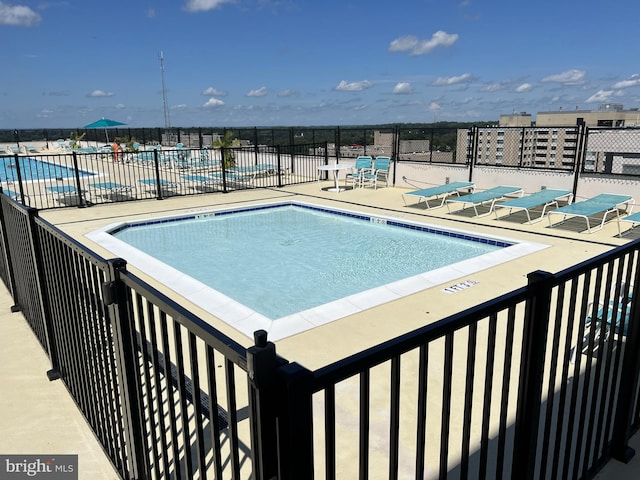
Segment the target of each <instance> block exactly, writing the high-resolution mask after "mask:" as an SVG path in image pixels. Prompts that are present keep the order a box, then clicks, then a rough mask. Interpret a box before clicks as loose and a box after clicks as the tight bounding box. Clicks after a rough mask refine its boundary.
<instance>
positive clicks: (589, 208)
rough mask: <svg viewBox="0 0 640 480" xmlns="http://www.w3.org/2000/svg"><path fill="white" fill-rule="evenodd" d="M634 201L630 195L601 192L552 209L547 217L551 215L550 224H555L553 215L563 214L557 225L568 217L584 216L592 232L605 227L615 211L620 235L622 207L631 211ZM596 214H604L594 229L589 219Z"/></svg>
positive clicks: (551, 225) (588, 229) (588, 228)
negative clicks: (552, 219) (608, 217)
mask: <svg viewBox="0 0 640 480" xmlns="http://www.w3.org/2000/svg"><path fill="white" fill-rule="evenodd" d="M632 201H633V198H632V197H631V196H630V195H619V194H615V193H601V194H600V195H596V196H595V197H591V198H588V199H586V200H583V201H581V202H576V203H573V204H571V205H566V206H564V207H560V208H556V209H555V210H552V211H551V212H549V214H548V215H547V217H549V226H550V227H553V226H554V224H553V223H552V222H551V216H552V215H554V214H557V215H563V219H562V221H561V222H558V223H557V224H555V225H559V224H560V223H563V222H564V221H565V220H566V219H567V217H581V218H584V219H585V221H586V222H587V231H588V232H589V233H592V232H595V231H597V230H600V229H601V228H602V227H604V223H605V221H606V220H607V216H608V215H609V214H610V213H615V214H616V218H617V220H618V235H620V208H621V207H622V206H623V205H624V210H625V211H626V212H630V211H631V207H630V204H631V202H632ZM595 215H602V220H601V221H600V226H599V227H597V228H595V229H592V228H591V222H590V220H589V219H590V217H593V216H595Z"/></svg>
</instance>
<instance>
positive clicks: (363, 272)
mask: <svg viewBox="0 0 640 480" xmlns="http://www.w3.org/2000/svg"><path fill="white" fill-rule="evenodd" d="M87 236H88V237H89V238H90V239H92V240H94V241H96V242H98V243H99V244H101V245H102V246H103V247H104V248H106V249H108V250H110V251H111V252H113V253H115V254H116V255H118V256H121V257H122V258H124V259H125V260H127V262H129V263H130V264H131V265H134V266H135V267H137V268H139V269H140V270H142V271H143V272H145V273H147V274H148V275H149V276H151V277H152V278H154V279H156V280H158V281H160V282H162V283H164V284H165V285H167V286H168V287H169V288H171V289H173V290H174V291H176V292H178V293H179V294H181V295H183V296H184V297H186V298H187V299H189V300H190V301H192V302H193V303H195V304H196V305H199V306H200V307H202V308H203V309H205V310H207V311H209V312H211V313H212V314H214V315H216V316H217V317H218V318H220V319H222V320H223V321H225V322H226V323H228V324H230V325H233V326H234V327H235V328H237V329H238V330H240V331H241V332H243V333H245V334H246V335H248V336H251V335H252V334H253V332H254V331H255V330H257V329H258V328H264V329H266V330H268V331H269V338H271V339H273V340H275V339H279V338H284V337H286V336H289V335H292V334H294V333H299V332H301V331H304V330H307V329H310V328H314V327H315V326H318V325H321V324H325V323H328V322H331V321H334V320H336V319H338V318H342V317H345V316H348V315H351V314H353V313H357V312H359V311H362V310H365V309H368V308H371V307H373V306H376V305H380V304H382V303H385V302H388V301H391V300H395V299H398V298H401V297H403V296H406V295H409V294H412V293H415V292H418V291H421V290H424V289H426V288H430V287H433V286H435V285H439V284H442V283H443V282H450V281H452V280H454V279H457V278H460V277H461V276H464V275H467V274H470V273H473V272H477V271H479V270H482V269H484V268H488V267H489V266H492V265H496V264H499V263H503V262H506V261H509V260H512V259H513V258H517V257H518V256H522V255H526V254H528V253H531V252H533V251H537V250H540V249H541V248H545V247H546V245H541V244H534V243H531V242H519V241H516V240H513V239H507V238H504V237H488V236H481V235H476V234H471V233H469V232H465V231H462V230H453V229H450V230H443V229H440V228H437V227H434V226H433V225H428V224H423V223H415V222H409V221H404V220H402V221H399V220H397V219H393V218H389V217H383V216H377V215H368V214H361V213H358V212H353V211H348V210H338V209H332V210H328V209H326V208H323V207H320V206H317V205H312V204H303V203H300V202H295V203H292V202H285V203H275V204H266V205H260V206H252V207H250V208H246V207H245V208H235V209H230V210H223V211H215V212H201V213H198V214H189V215H187V216H178V217H166V218H160V219H152V220H147V221H135V222H130V223H118V224H112V225H109V226H106V227H104V228H102V229H99V230H96V231H94V232H92V233H90V234H88V235H87Z"/></svg>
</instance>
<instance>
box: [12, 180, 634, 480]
mask: <svg viewBox="0 0 640 480" xmlns="http://www.w3.org/2000/svg"><path fill="white" fill-rule="evenodd" d="M331 183H332V182H324V183H323V184H322V186H323V188H328V187H329V186H331ZM404 191H406V190H403V189H397V188H380V189H378V190H373V189H359V190H354V191H351V190H347V191H345V192H342V193H334V192H327V191H324V190H322V191H321V190H319V188H318V185H317V184H315V183H313V184H308V185H302V186H296V187H289V188H285V189H273V190H245V191H237V192H232V193H229V194H211V195H197V196H191V197H173V198H167V199H165V200H163V201H157V200H148V201H137V202H127V203H120V204H109V205H102V206H94V207H91V208H86V209H77V208H66V209H58V210H51V211H42V212H41V215H40V216H41V217H42V218H45V219H46V220H48V221H50V222H51V223H53V224H55V225H57V226H58V227H59V228H60V229H62V230H63V231H65V232H67V233H69V234H70V235H72V236H73V237H75V238H78V239H83V237H84V234H85V233H87V232H88V231H91V230H93V229H95V228H98V227H99V226H101V225H105V224H109V223H114V222H116V221H122V220H124V219H128V218H133V219H141V218H146V217H154V216H166V215H170V214H173V213H183V212H187V211H202V210H207V209H209V208H212V207H215V206H229V205H245V204H252V203H255V202H260V201H264V200H274V199H288V198H291V199H293V198H296V199H300V200H304V201H307V202H313V203H318V204H321V205H331V206H337V207H340V208H346V209H353V210H361V211H364V212H372V213H381V214H383V215H386V216H392V217H398V218H403V219H407V220H413V221H423V222H427V223H433V224H435V225H440V226H443V227H453V228H460V229H465V230H471V231H473V232H476V233H487V234H498V235H505V236H508V237H513V238H519V239H523V240H530V241H535V242H539V243H545V244H548V245H550V246H551V247H550V248H547V249H545V250H543V251H542V252H538V253H534V254H531V255H528V256H526V257H522V258H520V259H516V260H513V261H512V262H509V263H507V264H502V265H499V266H496V267H492V268H490V269H487V270H483V271H481V272H477V273H474V274H473V275H472V276H471V277H466V276H462V277H460V278H459V279H458V280H456V281H452V282H449V283H448V284H443V285H438V286H436V287H434V288H431V289H428V290H425V291H422V292H418V293H415V294H413V295H410V296H409V297H405V298H402V299H398V300H395V301H393V302H390V303H387V304H384V305H381V306H379V307H375V308H372V309H370V310H366V311H364V312H361V313H358V314H356V315H353V316H350V317H347V318H343V319H341V320H337V321H335V322H332V323H331V324H327V325H324V326H322V327H317V328H315V329H313V330H310V331H307V332H304V333H301V334H299V335H295V336H292V337H289V338H286V339H283V340H280V341H277V342H276V346H277V350H278V353H280V354H281V355H283V356H284V357H286V358H288V359H290V360H295V361H297V362H299V363H301V364H302V365H304V366H306V367H308V368H311V369H315V368H318V367H321V366H323V365H326V364H327V363H330V362H332V361H335V360H337V359H340V358H343V357H345V356H347V355H350V354H352V353H356V352H358V351H361V350H363V349H364V348H367V347H370V346H373V345H376V344H378V343H380V342H382V341H384V340H388V339H390V338H393V337H395V336H398V335H400V334H402V333H406V332H408V331H411V330H413V329H415V328H418V327H420V326H423V325H424V324H427V323H430V322H432V321H435V320H438V319H440V318H443V317H445V316H447V315H449V314H451V313H454V312H457V311H460V310H463V309H465V308H467V307H470V306H473V305H476V304H478V303H480V302H482V301H485V300H488V299H490V298H494V297H496V296H498V295H500V294H503V293H506V292H509V291H511V290H513V289H515V288H518V287H520V286H522V285H525V284H526V282H527V274H528V273H529V272H532V271H535V270H547V271H550V272H557V271H560V270H562V269H564V268H567V267H569V266H572V265H575V264H576V263H579V262H581V261H583V260H586V259H588V258H592V257H594V256H596V255H598V254H600V253H603V252H605V251H608V250H610V249H611V248H613V247H615V246H617V245H623V244H625V243H627V242H628V241H629V240H631V239H633V238H637V237H636V236H635V232H634V235H630V236H629V237H624V238H622V239H620V238H617V237H616V235H617V226H616V222H615V221H612V222H609V223H607V225H605V228H604V229H602V230H601V231H599V232H595V233H592V234H588V233H580V232H579V230H580V229H584V228H585V226H584V225H583V222H582V223H580V222H579V221H577V220H576V221H570V222H567V223H566V224H565V226H563V227H555V228H548V222H547V221H546V220H545V221H543V222H540V223H538V224H534V225H524V224H523V221H522V218H520V220H519V219H518V217H517V216H515V215H514V216H511V218H510V219H507V220H498V221H496V220H495V219H494V218H495V217H494V216H488V217H483V218H470V217H468V216H466V215H464V214H455V213H454V214H449V213H448V212H447V208H446V207H442V208H439V209H433V210H428V211H427V210H424V208H423V207H420V208H417V207H406V206H404V202H403V200H402V192H404ZM83 242H84V240H83ZM85 243H87V244H88V245H89V242H88V241H86V242H85ZM90 248H92V249H94V250H95V251H96V252H97V253H99V254H101V255H103V256H105V257H106V258H111V257H112V256H113V255H110V254H109V252H106V251H104V250H102V249H101V248H100V247H99V246H96V245H94V244H91V245H90ZM136 273H138V272H136ZM141 276H142V275H141ZM143 278H144V276H143ZM145 280H151V279H147V278H145ZM466 280H472V281H474V282H477V283H476V284H474V286H472V287H469V288H466V289H462V290H460V291H457V292H456V293H447V292H444V291H443V288H445V287H447V286H450V284H455V283H457V282H462V281H466ZM150 283H152V284H153V282H152V281H150ZM154 286H157V287H159V288H160V289H164V288H165V287H162V286H159V285H154ZM163 291H166V290H163ZM169 293H170V292H169ZM0 297H2V300H3V301H2V305H4V310H3V311H4V312H6V313H2V315H1V316H2V321H1V322H0V324H1V327H0V329H1V331H0V335H1V336H2V338H3V339H14V342H7V345H5V344H3V348H2V360H3V369H2V378H1V379H0V380H2V382H3V390H4V391H7V392H16V393H15V394H14V395H6V394H4V393H3V395H2V396H1V397H0V398H1V399H2V400H1V402H2V403H1V405H0V407H1V410H0V411H1V414H0V427H1V428H0V430H1V431H2V432H3V433H4V432H11V433H12V434H11V435H3V436H2V437H1V439H0V453H14V452H15V453H35V454H40V453H78V454H79V455H80V470H81V474H80V478H117V475H116V474H115V473H114V472H113V469H112V468H111V466H110V465H109V463H108V461H107V460H106V457H104V454H103V453H102V451H101V449H100V447H99V445H98V444H97V442H96V441H95V439H94V438H93V435H92V434H91V432H90V431H89V428H88V426H86V424H84V419H83V418H82V416H81V414H80V413H79V411H78V410H77V409H76V407H75V405H74V403H73V401H72V399H71V397H69V395H68V394H67V392H66V390H65V389H64V387H63V385H62V383H61V382H53V383H49V382H48V381H47V379H46V375H45V372H46V370H47V368H48V366H47V360H46V355H45V354H44V352H43V351H42V349H41V348H40V347H39V345H38V343H37V340H36V339H35V337H34V336H33V334H32V333H31V332H30V330H29V328H28V327H27V325H26V323H24V321H23V320H21V318H20V317H21V315H20V314H19V313H17V314H11V313H8V312H9V306H10V304H11V300H10V298H9V295H8V294H7V293H6V290H4V289H3V292H2V294H1V295H0ZM194 312H195V313H198V314H200V315H201V316H202V317H203V318H206V315H207V314H206V312H201V311H194ZM214 321H215V319H212V322H214ZM215 326H216V327H217V328H219V329H220V330H221V331H223V332H224V333H225V334H227V335H229V336H231V337H232V338H234V339H236V340H237V341H238V342H239V343H242V344H244V345H247V346H249V345H251V343H252V342H251V339H249V338H247V337H246V336H245V335H242V334H239V333H238V332H237V331H235V330H234V329H233V328H231V327H229V326H228V325H226V324H222V323H221V322H219V323H215ZM10 345H16V346H18V345H19V346H20V348H19V349H18V352H20V354H18V353H17V352H16V351H15V347H14V349H13V350H12V349H11V348H9V347H10ZM309 345H314V348H309ZM26 348H30V350H29V351H28V352H27V355H29V357H30V358H29V361H27V359H25V358H24V357H25V356H26V355H25V353H24V350H26ZM38 350H39V351H38ZM34 370H36V371H34ZM5 389H6V390H5ZM17 392H20V393H19V394H18V393H17ZM44 393H46V395H44ZM58 411H59V412H58ZM51 412H58V413H57V414H56V415H52V413H51ZM27 419H28V420H29V422H28V423H27ZM32 420H34V421H32ZM634 440H635V439H634ZM609 470H611V471H612V472H614V471H615V475H616V477H618V478H622V479H624V478H637V477H638V475H639V474H640V460H638V459H633V460H632V462H631V463H630V464H629V465H622V464H619V463H617V462H610V463H609V464H608V465H607V467H605V470H604V471H603V472H601V473H600V474H599V475H598V476H597V478H612V477H613V475H614V474H611V475H610V476H607V472H608V471H609ZM627 473H628V474H629V476H628V477H627V476H626V475H627ZM632 475H633V476H632Z"/></svg>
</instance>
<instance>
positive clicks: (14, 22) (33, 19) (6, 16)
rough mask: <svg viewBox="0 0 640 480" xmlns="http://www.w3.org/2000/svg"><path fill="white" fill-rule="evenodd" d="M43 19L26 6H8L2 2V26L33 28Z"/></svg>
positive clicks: (0, 23) (0, 15) (0, 20)
mask: <svg viewBox="0 0 640 480" xmlns="http://www.w3.org/2000/svg"><path fill="white" fill-rule="evenodd" d="M41 21H42V17H41V16H40V15H39V14H38V13H36V12H34V11H33V10H32V9H31V8H30V7H27V6H25V5H8V4H6V3H4V2H0V25H9V26H13V27H31V26H34V25H37V24H39V23H40V22H41Z"/></svg>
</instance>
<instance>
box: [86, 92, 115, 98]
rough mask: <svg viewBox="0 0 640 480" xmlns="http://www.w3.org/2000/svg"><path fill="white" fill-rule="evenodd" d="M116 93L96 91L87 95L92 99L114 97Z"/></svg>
mask: <svg viewBox="0 0 640 480" xmlns="http://www.w3.org/2000/svg"><path fill="white" fill-rule="evenodd" d="M114 95H115V93H110V92H105V91H103V90H94V91H92V92H89V93H88V94H87V97H90V98H101V97H113V96H114Z"/></svg>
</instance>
